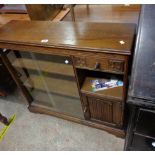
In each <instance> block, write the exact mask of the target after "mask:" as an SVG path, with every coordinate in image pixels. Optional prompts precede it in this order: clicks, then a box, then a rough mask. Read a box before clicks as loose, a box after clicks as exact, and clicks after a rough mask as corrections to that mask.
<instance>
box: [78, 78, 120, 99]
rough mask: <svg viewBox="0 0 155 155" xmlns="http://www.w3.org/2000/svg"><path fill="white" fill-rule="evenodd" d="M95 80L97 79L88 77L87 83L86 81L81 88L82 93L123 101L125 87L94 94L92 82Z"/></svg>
mask: <svg viewBox="0 0 155 155" xmlns="http://www.w3.org/2000/svg"><path fill="white" fill-rule="evenodd" d="M94 79H96V78H94V77H86V78H85V81H84V83H83V85H82V88H81V92H82V93H87V94H94V95H100V96H103V97H108V98H115V99H119V100H122V97H123V86H119V87H115V88H109V89H106V90H100V91H96V92H93V91H92V87H91V83H90V81H91V80H94Z"/></svg>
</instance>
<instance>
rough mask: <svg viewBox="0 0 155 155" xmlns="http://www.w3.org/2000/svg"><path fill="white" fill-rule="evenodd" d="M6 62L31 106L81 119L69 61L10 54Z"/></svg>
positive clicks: (45, 56)
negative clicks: (15, 72) (15, 73)
mask: <svg viewBox="0 0 155 155" xmlns="http://www.w3.org/2000/svg"><path fill="white" fill-rule="evenodd" d="M8 58H9V59H10V61H11V62H12V65H13V66H14V67H15V68H16V70H17V71H18V72H19V73H20V74H21V80H22V81H23V83H24V85H25V86H26V88H27V89H28V90H29V92H30V94H31V95H32V97H33V99H34V103H35V104H37V105H39V106H42V107H44V108H48V109H52V110H54V111H57V112H60V113H64V114H67V115H71V116H75V117H79V118H83V112H82V108H81V101H80V97H79V94H78V88H77V85H76V81H75V75H74V70H73V66H72V61H71V58H70V57H65V56H56V55H46V54H36V53H32V52H18V51H13V52H10V53H9V56H8Z"/></svg>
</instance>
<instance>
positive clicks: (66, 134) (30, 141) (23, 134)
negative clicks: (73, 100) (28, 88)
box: [0, 91, 124, 151]
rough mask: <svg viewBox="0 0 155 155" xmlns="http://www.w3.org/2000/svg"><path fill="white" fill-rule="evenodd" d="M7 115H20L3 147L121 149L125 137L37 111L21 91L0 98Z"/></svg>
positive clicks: (2, 149)
mask: <svg viewBox="0 0 155 155" xmlns="http://www.w3.org/2000/svg"><path fill="white" fill-rule="evenodd" d="M0 109H1V112H2V113H3V115H5V116H7V117H10V116H11V115H12V114H16V115H17V118H16V120H15V121H14V123H13V124H12V125H11V127H10V128H9V130H8V132H7V133H6V135H5V136H4V138H3V140H2V141H1V142H0V150H1V151H5V150H7V151H8V150H9V151H13V150H55V151H56V150H60V151H61V150H68V151H71V150H74V151H76V150H79V151H86V150H90V151H99V150H101V151H102V150H103V151H104V150H106V151H110V150H111V151H119V150H123V146H124V140H123V139H121V138H117V137H116V136H113V135H111V134H109V133H107V132H105V131H102V130H98V129H95V128H91V127H87V126H84V125H80V124H77V123H73V122H69V121H66V120H62V119H58V118H56V117H52V116H47V115H41V114H34V113H31V112H29V111H28V110H27V106H26V102H25V100H24V98H23V97H22V94H21V93H20V92H19V91H17V92H16V93H15V94H13V95H10V96H9V97H8V98H7V99H3V98H1V99H0Z"/></svg>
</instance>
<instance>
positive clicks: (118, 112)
mask: <svg viewBox="0 0 155 155" xmlns="http://www.w3.org/2000/svg"><path fill="white" fill-rule="evenodd" d="M82 97H83V107H84V108H83V110H84V116H85V118H86V119H88V120H92V121H97V122H107V123H110V124H113V125H115V126H119V127H120V126H121V125H122V106H121V105H122V104H121V103H120V102H115V101H111V100H107V99H99V98H95V97H93V96H86V95H84V94H83V95H82Z"/></svg>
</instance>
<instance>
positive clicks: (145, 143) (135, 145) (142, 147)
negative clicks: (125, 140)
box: [131, 133, 155, 151]
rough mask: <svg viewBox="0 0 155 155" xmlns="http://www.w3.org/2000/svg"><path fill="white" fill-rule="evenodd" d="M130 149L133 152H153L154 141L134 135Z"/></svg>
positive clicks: (154, 147) (154, 149)
mask: <svg viewBox="0 0 155 155" xmlns="http://www.w3.org/2000/svg"><path fill="white" fill-rule="evenodd" d="M131 148H132V150H135V151H155V139H153V138H148V137H145V136H142V135H138V134H136V133H135V134H134V136H133V140H132V144H131Z"/></svg>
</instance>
